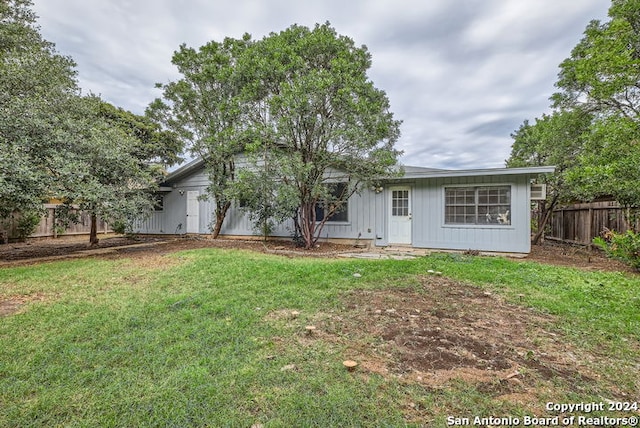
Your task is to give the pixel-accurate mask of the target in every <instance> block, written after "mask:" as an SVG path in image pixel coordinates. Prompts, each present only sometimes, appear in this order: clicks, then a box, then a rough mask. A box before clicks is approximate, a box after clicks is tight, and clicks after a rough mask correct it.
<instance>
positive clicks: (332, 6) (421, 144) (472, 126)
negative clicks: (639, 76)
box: [35, 0, 608, 168]
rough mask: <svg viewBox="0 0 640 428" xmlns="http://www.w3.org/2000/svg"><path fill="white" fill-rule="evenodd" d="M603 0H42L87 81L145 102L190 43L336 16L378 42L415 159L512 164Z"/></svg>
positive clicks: (49, 30) (373, 45)
mask: <svg viewBox="0 0 640 428" xmlns="http://www.w3.org/2000/svg"><path fill="white" fill-rule="evenodd" d="M607 8H608V5H607V4H606V2H602V1H601V0H581V1H575V0H518V1H504V0H432V1H419V0H369V1H365V0H352V1H348V2H347V1H344V0H324V1H322V0H321V1H316V2H312V3H311V2H300V1H294V0H236V1H234V2H229V1H216V2H212V1H208V0H184V1H182V2H175V1H172V0H157V1H153V2H152V1H142V0H139V1H133V0H110V1H108V2H106V1H101V0H35V10H36V12H37V13H38V15H40V17H41V18H40V21H39V22H40V25H41V27H42V33H43V35H44V37H45V38H47V39H48V40H50V41H53V42H55V43H56V44H57V46H58V50H59V51H60V52H61V53H63V54H67V55H70V56H72V57H73V58H74V60H75V61H76V62H77V64H78V67H77V68H78V72H79V80H80V85H81V87H82V88H83V89H84V90H85V91H86V92H88V91H91V92H94V93H99V94H101V95H102V97H103V98H104V99H106V100H108V101H110V102H112V103H114V104H116V105H118V106H120V107H123V108H127V109H130V110H132V111H134V112H136V113H141V112H143V111H144V108H145V106H146V105H147V104H148V103H149V102H151V101H152V100H153V98H155V97H157V96H159V95H160V93H159V91H158V90H156V89H154V84H155V83H156V82H167V81H169V80H171V79H176V78H178V77H179V76H178V74H177V72H176V70H175V68H174V67H173V65H172V64H171V56H172V54H173V52H174V51H175V50H176V49H178V47H179V45H180V44H181V43H186V44H187V45H188V46H192V47H196V48H197V47H199V46H201V45H203V44H205V43H206V42H208V41H210V40H222V39H223V38H224V37H226V36H229V37H241V36H242V34H243V33H245V32H248V33H250V34H252V35H253V37H254V38H262V37H263V36H265V35H267V34H268V33H269V32H278V31H281V30H283V29H285V28H287V27H288V26H290V25H292V24H294V23H297V24H300V25H306V26H313V25H314V24H315V23H323V22H325V21H330V22H331V24H332V25H333V26H334V27H335V28H336V30H337V31H338V33H340V34H344V35H347V36H349V37H351V38H352V39H353V40H354V41H355V43H356V44H357V45H362V44H364V45H367V47H368V48H369V50H370V52H371V54H372V59H373V66H372V69H371V70H370V72H369V75H370V77H371V78H372V80H373V81H374V83H375V85H376V87H378V88H380V89H383V90H385V91H386V92H387V94H388V96H389V98H390V101H391V107H392V110H393V111H394V113H395V116H396V118H397V119H401V120H403V125H402V137H401V140H400V141H399V143H398V146H399V148H400V149H402V150H404V151H405V156H404V157H403V161H404V163H409V164H416V165H421V166H430V167H440V168H456V167H457V168H460V167H464V168H482V167H497V166H502V165H503V164H504V160H505V159H506V158H507V157H508V155H509V151H510V145H511V138H510V136H509V134H510V133H511V132H513V131H514V130H515V129H517V128H518V126H519V125H520V124H521V123H522V121H523V120H525V119H530V120H532V119H533V118H535V117H539V116H540V115H541V114H542V113H544V112H546V111H547V110H548V105H549V102H548V98H549V96H550V95H551V94H552V93H553V90H554V87H553V85H554V82H555V80H556V75H557V72H558V68H557V67H558V64H559V63H560V62H561V61H562V60H563V59H564V58H566V57H567V56H569V54H570V51H571V48H572V47H573V46H575V44H576V43H577V42H578V41H579V40H580V38H581V36H582V32H583V30H584V28H585V27H586V25H587V24H588V22H589V21H590V20H591V19H603V18H606V11H607Z"/></svg>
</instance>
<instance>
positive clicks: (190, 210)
mask: <svg viewBox="0 0 640 428" xmlns="http://www.w3.org/2000/svg"><path fill="white" fill-rule="evenodd" d="M198 196H200V192H198V191H193V190H189V191H188V192H187V233H199V232H200V203H199V201H198Z"/></svg>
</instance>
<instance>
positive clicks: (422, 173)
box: [165, 158, 556, 182]
mask: <svg viewBox="0 0 640 428" xmlns="http://www.w3.org/2000/svg"><path fill="white" fill-rule="evenodd" d="M203 166H204V160H202V158H197V159H194V160H192V161H191V162H189V163H187V164H185V165H182V166H181V167H180V168H178V169H176V170H175V171H173V172H171V173H169V175H167V178H166V179H165V182H167V181H174V180H177V179H180V178H182V177H185V176H187V175H189V174H191V173H192V172H195V171H198V170H200V169H201V168H202V167H203ZM402 168H403V169H404V175H403V176H402V177H397V178H394V180H410V179H416V178H447V177H478V176H483V175H523V174H525V175H538V174H548V173H552V172H554V171H555V170H556V167H555V166H531V167H524V168H483V169H437V168H426V167H421V166H411V165H402Z"/></svg>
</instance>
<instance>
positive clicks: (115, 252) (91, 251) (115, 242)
mask: <svg viewBox="0 0 640 428" xmlns="http://www.w3.org/2000/svg"><path fill="white" fill-rule="evenodd" d="M198 248H229V249H243V250H250V251H257V252H263V253H270V254H280V255H284V256H287V257H302V256H311V257H333V256H335V255H336V254H338V253H341V252H346V251H353V250H354V248H353V246H350V245H340V244H334V243H329V242H321V243H319V244H318V245H317V246H316V247H314V248H313V249H311V250H304V249H301V248H299V247H297V246H296V245H295V244H294V243H293V242H292V241H290V240H282V241H279V240H278V241H275V240H274V241H267V242H263V241H256V240H236V239H210V238H208V237H200V236H195V237H191V236H189V237H186V236H185V237H179V238H175V237H157V236H141V237H135V238H127V237H122V236H115V237H108V238H102V239H100V242H99V244H98V245H95V246H89V244H88V242H87V239H86V238H75V239H63V240H56V239H47V240H33V241H30V242H25V243H13V244H5V245H0V267H2V266H15V265H24V264H31V263H39V262H46V261H53V260H60V259H66V258H80V257H92V256H99V257H104V258H121V257H128V258H140V257H143V258H145V257H149V256H152V257H156V256H159V255H164V254H168V253H172V252H176V251H183V250H192V249H198Z"/></svg>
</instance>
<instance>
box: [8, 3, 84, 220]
mask: <svg viewBox="0 0 640 428" xmlns="http://www.w3.org/2000/svg"><path fill="white" fill-rule="evenodd" d="M30 6H31V1H28V0H9V1H4V2H1V3H0V22H1V25H0V217H7V216H9V215H11V213H13V212H15V211H23V212H30V211H34V210H38V209H40V208H41V204H42V202H43V201H44V200H46V199H47V196H49V192H50V190H51V186H52V182H54V181H55V180H56V176H55V173H52V170H54V169H55V165H56V164H57V163H59V162H60V161H62V159H64V157H65V153H64V152H65V148H66V135H65V134H64V131H63V130H62V129H61V128H62V127H61V125H62V124H64V123H65V118H66V111H67V107H68V103H69V101H70V100H71V99H72V98H73V97H75V96H77V94H78V87H77V84H76V81H75V71H74V69H73V67H74V63H73V61H72V60H71V59H70V58H68V57H65V56H62V55H59V54H58V53H57V52H56V51H55V48H54V45H53V44H52V43H49V42H47V41H45V40H43V39H42V37H41V36H40V34H39V32H38V27H37V26H36V24H35V15H34V14H33V12H32V11H31V10H30V9H29V7H30Z"/></svg>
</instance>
